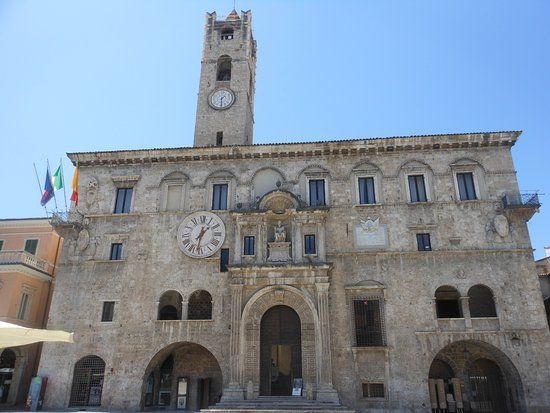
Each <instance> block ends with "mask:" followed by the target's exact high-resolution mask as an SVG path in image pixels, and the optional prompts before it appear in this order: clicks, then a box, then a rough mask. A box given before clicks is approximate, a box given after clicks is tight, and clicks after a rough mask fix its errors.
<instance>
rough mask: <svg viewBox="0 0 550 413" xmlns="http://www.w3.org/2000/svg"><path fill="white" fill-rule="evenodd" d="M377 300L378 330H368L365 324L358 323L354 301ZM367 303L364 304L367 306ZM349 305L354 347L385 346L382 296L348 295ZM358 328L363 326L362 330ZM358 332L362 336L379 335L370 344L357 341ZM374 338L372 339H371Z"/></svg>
mask: <svg viewBox="0 0 550 413" xmlns="http://www.w3.org/2000/svg"><path fill="white" fill-rule="evenodd" d="M371 301H372V302H377V303H378V309H377V310H376V311H377V312H378V318H379V320H378V322H379V326H378V327H379V330H377V331H374V332H369V331H368V329H367V326H366V325H365V326H361V325H358V323H359V320H358V319H357V315H358V314H357V306H356V302H363V304H365V302H371ZM367 305H368V304H365V306H367ZM350 307H351V311H352V326H353V339H354V344H355V347H358V348H370V347H387V345H388V344H387V338H386V323H385V309H384V297H383V296H382V295H378V294H377V295H354V296H353V297H350ZM375 316H376V314H373V317H375ZM360 328H365V330H364V331H362V330H360ZM360 334H363V335H364V336H368V334H370V335H374V334H377V335H379V340H378V341H376V342H374V341H373V343H372V344H369V343H363V342H361V343H359V337H360ZM373 340H374V339H373Z"/></svg>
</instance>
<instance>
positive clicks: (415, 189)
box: [408, 175, 428, 202]
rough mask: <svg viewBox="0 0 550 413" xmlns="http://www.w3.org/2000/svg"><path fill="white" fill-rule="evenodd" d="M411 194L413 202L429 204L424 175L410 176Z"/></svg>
mask: <svg viewBox="0 0 550 413" xmlns="http://www.w3.org/2000/svg"><path fill="white" fill-rule="evenodd" d="M408 178H409V194H410V196H411V202H427V201H428V197H427V195H426V185H425V184H424V175H409V177H408Z"/></svg>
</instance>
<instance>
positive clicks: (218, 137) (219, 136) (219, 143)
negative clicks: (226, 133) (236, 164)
mask: <svg viewBox="0 0 550 413" xmlns="http://www.w3.org/2000/svg"><path fill="white" fill-rule="evenodd" d="M222 145H223V132H216V146H222Z"/></svg>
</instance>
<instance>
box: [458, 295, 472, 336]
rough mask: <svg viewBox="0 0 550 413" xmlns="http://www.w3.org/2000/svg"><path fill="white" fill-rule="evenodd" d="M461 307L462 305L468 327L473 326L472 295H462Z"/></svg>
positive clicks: (463, 315)
mask: <svg viewBox="0 0 550 413" xmlns="http://www.w3.org/2000/svg"><path fill="white" fill-rule="evenodd" d="M460 307H462V317H463V318H464V322H465V325H466V328H472V316H471V315H470V297H468V296H465V297H460Z"/></svg>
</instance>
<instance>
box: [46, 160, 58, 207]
mask: <svg viewBox="0 0 550 413" xmlns="http://www.w3.org/2000/svg"><path fill="white" fill-rule="evenodd" d="M46 162H47V163H48V171H50V179H51V176H52V175H51V174H52V171H51V170H50V160H49V159H46ZM52 187H53V185H52ZM52 190H53V202H54V203H55V212H59V209H58V208H57V197H56V196H55V188H54V189H52Z"/></svg>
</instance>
